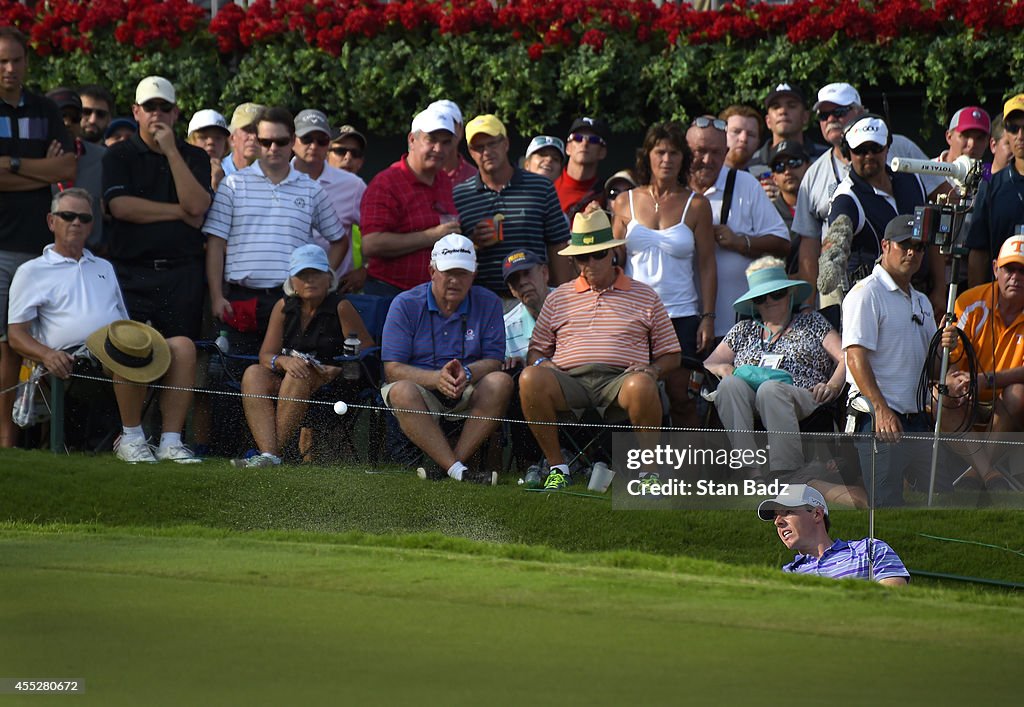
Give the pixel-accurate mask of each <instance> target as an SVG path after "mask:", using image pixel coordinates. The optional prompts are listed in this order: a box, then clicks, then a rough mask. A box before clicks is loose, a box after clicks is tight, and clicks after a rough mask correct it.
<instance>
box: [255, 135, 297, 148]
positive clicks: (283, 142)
mask: <svg viewBox="0 0 1024 707" xmlns="http://www.w3.org/2000/svg"><path fill="white" fill-rule="evenodd" d="M256 142H258V143H259V144H260V146H261V147H263V148H264V149H267V150H269V149H270V146H271V145H277V146H278V147H287V146H288V145H290V144H292V139H291V138H290V137H258V138H256Z"/></svg>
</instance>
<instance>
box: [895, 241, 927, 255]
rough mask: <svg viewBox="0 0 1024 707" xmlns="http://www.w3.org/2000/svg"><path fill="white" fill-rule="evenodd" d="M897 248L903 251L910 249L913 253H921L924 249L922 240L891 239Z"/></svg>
mask: <svg viewBox="0 0 1024 707" xmlns="http://www.w3.org/2000/svg"><path fill="white" fill-rule="evenodd" d="M893 243H895V244H896V245H897V246H899V249H900V250H902V251H903V252H907V251H908V250H912V251H914V252H915V253H921V252H923V251H924V241H893Z"/></svg>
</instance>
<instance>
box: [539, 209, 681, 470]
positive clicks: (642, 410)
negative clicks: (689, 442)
mask: <svg viewBox="0 0 1024 707" xmlns="http://www.w3.org/2000/svg"><path fill="white" fill-rule="evenodd" d="M621 243H622V241H619V240H615V239H614V238H613V237H612V226H611V222H610V221H609V220H608V215H607V214H606V213H605V212H604V211H603V210H602V209H601V208H600V207H599V206H598V205H597V204H596V203H595V204H592V205H591V206H588V207H587V210H586V212H584V213H580V214H577V215H576V217H575V219H574V220H573V225H572V237H571V240H570V245H569V246H568V247H566V248H563V249H562V250H561V251H559V254H560V255H563V256H567V257H571V258H572V260H573V262H574V263H575V265H576V268H577V269H578V270H579V273H580V275H579V277H577V278H576V279H575V280H572V281H571V282H567V283H565V284H564V285H561V286H560V287H558V288H557V289H556V290H555V291H554V292H552V293H551V294H549V295H548V297H547V299H546V300H545V301H544V306H543V308H541V311H540V316H539V317H538V318H537V323H536V325H535V326H534V329H533V336H532V338H531V339H530V349H529V352H528V354H527V363H528V364H529V365H527V367H526V368H525V369H524V370H523V372H522V373H521V374H520V376H519V391H520V398H521V401H522V404H523V416H524V417H525V418H526V419H527V421H528V422H530V423H540V424H531V425H530V430H531V431H532V432H533V436H534V437H536V439H537V443H538V444H539V445H540V448H541V451H543V452H544V456H545V457H547V460H548V463H549V465H550V468H551V473H550V474H549V475H548V478H547V480H546V481H545V484H544V487H545V488H547V489H551V490H558V489H560V488H564V487H565V486H566V485H568V484H569V482H570V480H569V467H568V465H567V464H566V460H565V457H564V455H563V454H562V450H561V448H560V447H559V444H558V428H557V427H556V426H554V425H552V424H550V423H553V422H555V421H556V419H557V417H558V414H559V413H562V412H568V411H570V410H572V411H575V412H582V411H583V410H587V409H590V408H596V409H598V410H599V411H600V412H602V413H603V412H604V410H605V409H607V408H608V407H610V406H612V405H617V406H618V407H620V408H622V409H623V410H625V411H626V413H627V414H628V416H629V421H630V422H631V423H632V424H633V425H635V426H644V427H656V426H658V425H659V424H661V415H662V404H661V397H660V392H659V389H658V381H659V380H660V379H661V378H662V377H663V376H664V375H665V374H666V373H668V372H669V371H671V370H673V369H675V368H678V367H679V354H680V347H679V338H678V337H677V336H676V333H675V329H674V328H673V327H672V321H671V320H670V319H669V318H668V313H667V312H666V311H665V305H663V304H662V302H661V299H660V298H659V297H658V295H657V293H656V292H655V291H654V290H653V289H651V287H650V286H648V285H645V284H644V283H642V282H637V281H636V280H634V279H632V278H630V277H627V276H626V274H625V273H624V272H623V271H622V268H621V267H619V265H618V261H617V256H615V255H612V252H613V249H614V248H616V247H617V246H619V245H620V244H621Z"/></svg>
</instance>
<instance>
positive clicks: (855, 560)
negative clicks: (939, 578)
mask: <svg viewBox="0 0 1024 707" xmlns="http://www.w3.org/2000/svg"><path fill="white" fill-rule="evenodd" d="M871 554H872V556H873V557H874V565H875V581H878V580H882V579H887V578H889V577H906V578H907V579H908V580H909V579H910V572H908V571H907V568H906V567H905V566H904V565H903V560H901V559H900V557H899V555H897V554H896V552H895V551H894V550H893V549H892V548H891V547H889V546H888V545H887V544H886V543H884V542H882V541H881V540H877V539H876V540H872V541H871ZM870 565H871V562H870V561H869V559H868V539H867V538H864V539H863V540H854V541H852V542H847V541H846V540H836V541H835V542H834V543H832V547H830V548H828V549H827V550H825V552H823V553H822V554H821V557H813V556H811V555H797V556H796V557H795V558H794V559H793V561H792V562H790V563H789V564H786V565H783V566H782V571H783V572H791V573H793V574H816V575H819V576H821V577H831V578H832V579H867V578H868V568H869V567H870Z"/></svg>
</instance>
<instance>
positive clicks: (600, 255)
mask: <svg viewBox="0 0 1024 707" xmlns="http://www.w3.org/2000/svg"><path fill="white" fill-rule="evenodd" d="M609 252H611V249H605V250H599V251H597V252H596V253H583V254H582V255H574V256H572V259H573V260H575V261H576V262H577V263H585V262H587V261H588V260H590V259H594V260H604V259H605V258H607V257H608V253H609Z"/></svg>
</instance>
